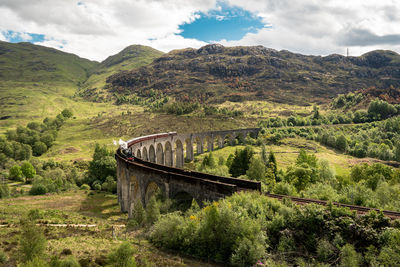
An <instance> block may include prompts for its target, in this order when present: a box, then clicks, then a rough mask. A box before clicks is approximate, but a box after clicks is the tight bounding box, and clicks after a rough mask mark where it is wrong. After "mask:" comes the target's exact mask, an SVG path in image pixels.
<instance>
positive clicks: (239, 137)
mask: <svg viewBox="0 0 400 267" xmlns="http://www.w3.org/2000/svg"><path fill="white" fill-rule="evenodd" d="M245 138H246V136H245V135H244V133H237V134H236V136H235V140H237V144H244V139H245ZM235 143H236V141H235Z"/></svg>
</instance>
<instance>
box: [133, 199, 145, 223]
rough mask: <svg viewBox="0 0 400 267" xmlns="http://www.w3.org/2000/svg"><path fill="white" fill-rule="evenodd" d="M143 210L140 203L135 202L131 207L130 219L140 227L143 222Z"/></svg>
mask: <svg viewBox="0 0 400 267" xmlns="http://www.w3.org/2000/svg"><path fill="white" fill-rule="evenodd" d="M145 216H146V214H145V210H144V208H143V204H142V201H140V200H137V201H136V202H135V204H134V206H133V210H132V219H133V220H134V221H135V222H136V223H137V224H138V225H139V226H140V225H142V224H143V222H144V220H145Z"/></svg>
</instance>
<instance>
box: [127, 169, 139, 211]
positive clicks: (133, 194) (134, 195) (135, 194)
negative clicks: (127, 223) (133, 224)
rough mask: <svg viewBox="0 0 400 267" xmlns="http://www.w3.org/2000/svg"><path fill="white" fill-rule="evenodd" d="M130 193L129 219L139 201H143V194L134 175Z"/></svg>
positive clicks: (131, 177) (131, 179) (131, 178)
mask: <svg viewBox="0 0 400 267" xmlns="http://www.w3.org/2000/svg"><path fill="white" fill-rule="evenodd" d="M129 184H130V191H129V204H130V207H129V210H128V217H129V218H130V217H131V216H132V211H133V209H134V207H135V205H136V203H137V202H138V201H142V200H141V199H140V198H141V193H140V186H139V182H138V180H137V178H136V177H135V176H134V175H130V183H129Z"/></svg>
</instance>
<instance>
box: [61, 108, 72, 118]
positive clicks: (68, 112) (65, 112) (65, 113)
mask: <svg viewBox="0 0 400 267" xmlns="http://www.w3.org/2000/svg"><path fill="white" fill-rule="evenodd" d="M61 114H62V115H63V117H64V118H71V117H72V116H73V113H72V111H71V110H70V109H64V110H63V111H61Z"/></svg>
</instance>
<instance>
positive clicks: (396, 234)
mask: <svg viewBox="0 0 400 267" xmlns="http://www.w3.org/2000/svg"><path fill="white" fill-rule="evenodd" d="M384 235H385V236H386V238H385V239H387V240H385V241H386V242H385V245H384V247H383V248H382V250H381V252H380V254H379V257H378V259H379V262H380V263H382V264H383V265H384V266H399V265H400V230H398V229H396V230H392V231H390V230H388V231H386V232H385V233H384Z"/></svg>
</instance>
